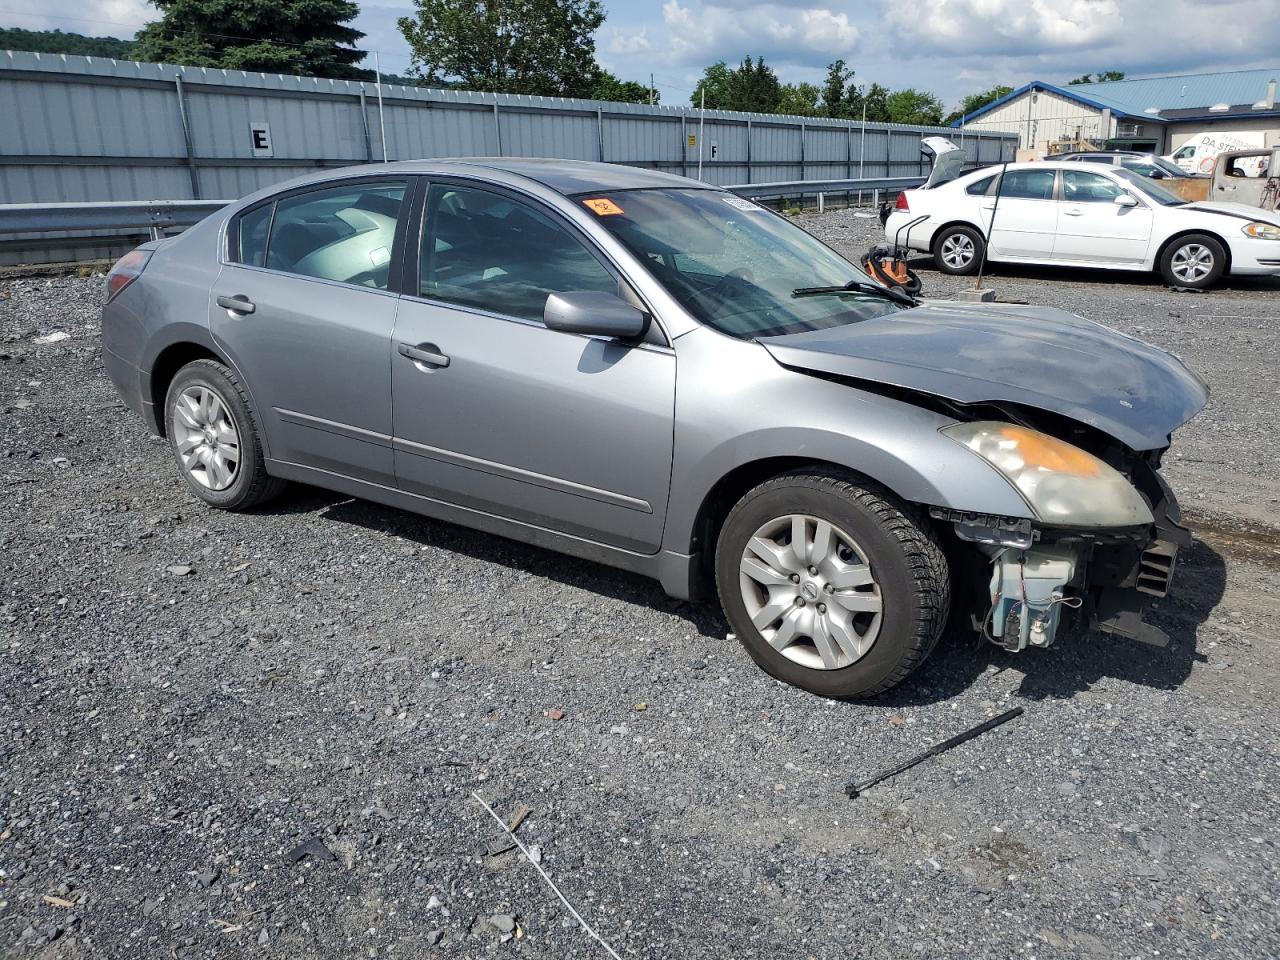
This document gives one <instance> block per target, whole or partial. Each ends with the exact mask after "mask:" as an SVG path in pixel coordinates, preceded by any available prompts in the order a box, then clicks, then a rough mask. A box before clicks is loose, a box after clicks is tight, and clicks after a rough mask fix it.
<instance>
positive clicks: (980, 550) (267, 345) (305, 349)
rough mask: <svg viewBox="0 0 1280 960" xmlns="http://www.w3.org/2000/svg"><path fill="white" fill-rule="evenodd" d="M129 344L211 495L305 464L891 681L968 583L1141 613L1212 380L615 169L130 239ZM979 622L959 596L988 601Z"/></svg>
mask: <svg viewBox="0 0 1280 960" xmlns="http://www.w3.org/2000/svg"><path fill="white" fill-rule="evenodd" d="M106 296H107V300H106V303H105V306H104V307H103V347H104V351H103V356H104V358H105V362H106V365H107V369H108V372H109V374H110V376H111V378H112V380H113V381H114V383H115V384H116V386H117V388H118V389H119V391H120V394H121V396H122V397H123V398H124V399H125V401H126V402H127V403H128V405H129V406H130V407H132V408H133V409H134V410H135V411H137V412H138V413H140V414H141V415H142V417H143V419H144V421H145V423H146V425H147V427H148V428H149V429H150V430H151V431H153V432H154V433H157V434H160V435H162V436H164V437H167V438H168V440H169V442H170V444H171V446H172V449H173V455H174V458H175V461H176V463H177V466H178V469H179V472H180V474H181V476H182V477H183V479H184V480H185V482H186V484H187V486H188V487H189V488H190V490H191V492H192V493H194V494H195V495H196V496H197V497H199V498H200V499H201V500H203V501H204V502H205V503H207V504H209V505H211V506H214V507H219V508H223V509H230V510H245V509H249V508H252V507H256V506H258V505H259V504H262V503H263V502H265V501H266V500H267V499H269V498H270V497H271V496H273V495H275V494H276V493H278V492H279V490H280V489H281V487H282V486H283V484H284V483H285V482H286V481H290V480H293V481H299V482H302V483H308V484H314V485H317V486H321V487H327V488H330V489H333V490H336V491H341V492H343V493H345V494H349V495H352V496H357V497H364V498H367V499H369V500H374V501H378V502H380V503H384V504H390V505H393V506H396V507H401V508H404V509H407V510H411V511H414V512H416V513H420V514H424V515H426V516H430V517H435V518H438V519H441V520H446V521H451V522H455V523H460V524H464V525H466V526H470V527H474V528H477V529H479V530H483V531H487V532H490V533H494V534H501V535H503V536H507V537H512V538H514V539H517V540H522V541H526V542H528V543H532V544H538V545H541V546H544V547H549V548H551V549H554V550H559V551H563V552H565V553H569V554H574V555H577V556H581V557H587V558H590V559H592V560H596V561H599V562H601V563H605V564H610V565H613V566H616V567H621V568H624V569H627V570H632V571H637V572H639V573H642V574H645V575H648V576H651V577H654V578H656V579H658V580H659V581H661V583H662V585H663V587H664V588H665V589H666V591H667V592H668V593H670V594H671V595H672V596H674V597H680V598H691V599H692V598H697V597H700V596H704V595H706V594H709V593H711V592H713V591H714V592H718V595H719V598H720V602H721V604H722V605H723V607H724V612H725V616H726V617H727V619H728V622H729V624H730V627H731V629H732V631H733V632H734V633H735V634H736V635H737V636H738V638H739V639H740V640H741V642H742V643H743V644H744V646H745V647H746V649H747V651H748V653H749V654H750V655H751V656H752V657H753V658H754V659H755V660H756V661H757V662H758V663H759V664H760V665H761V666H762V667H763V668H764V669H766V670H767V671H768V672H769V673H771V674H773V675H774V676H776V677H779V678H781V679H783V680H785V681H787V682H790V683H794V684H797V685H799V686H801V687H804V688H806V689H808V690H811V691H814V692H817V693H820V694H824V695H830V696H869V695H873V694H875V693H878V692H880V691H883V690H885V689H887V688H888V687H890V686H893V685H894V684H896V683H898V682H899V681H901V680H902V679H903V678H904V677H906V676H907V674H908V673H910V672H911V670H912V669H913V668H914V667H916V666H917V665H919V664H920V663H921V662H922V661H923V660H924V659H925V657H927V656H928V654H929V652H930V651H931V650H932V648H933V646H934V644H935V643H936V641H937V640H938V638H939V636H940V634H941V633H942V631H943V628H944V625H945V624H946V623H947V622H948V612H949V610H951V609H952V608H953V607H954V608H955V610H956V612H957V613H959V614H966V615H968V622H969V624H970V625H971V627H972V628H973V629H978V630H980V631H981V632H982V633H983V634H985V635H986V636H987V637H988V638H989V639H991V640H992V641H994V642H996V643H998V644H1000V645H1001V646H1002V647H1004V648H1006V649H1008V650H1021V649H1023V648H1025V647H1028V646H1047V645H1048V644H1049V643H1051V642H1052V641H1053V639H1054V637H1055V635H1056V634H1057V633H1058V632H1059V630H1060V627H1062V626H1063V625H1064V624H1065V623H1066V622H1067V621H1074V622H1076V623H1080V624H1090V623H1092V624H1094V625H1096V626H1097V627H1099V628H1101V629H1103V630H1105V631H1109V632H1111V633H1113V634H1117V635H1121V636H1127V637H1133V638H1137V639H1140V640H1149V641H1153V642H1159V641H1160V640H1161V639H1162V637H1163V635H1162V634H1161V633H1160V632H1159V631H1158V630H1156V629H1155V628H1153V627H1150V626H1148V625H1146V624H1144V623H1143V622H1142V612H1143V610H1144V608H1145V606H1146V604H1147V603H1148V602H1149V601H1150V599H1151V598H1152V597H1154V596H1161V595H1163V594H1164V592H1165V591H1166V590H1167V588H1168V584H1169V577H1170V575H1171V571H1172V567H1173V559H1174V555H1175V554H1176V551H1177V549H1178V547H1179V546H1181V545H1184V544H1186V543H1188V542H1189V537H1188V534H1187V532H1186V530H1185V529H1184V528H1183V527H1182V526H1180V524H1179V514H1178V508H1177V504H1176V502H1175V500H1174V498H1173V495H1172V493H1171V492H1170V491H1169V488H1168V487H1167V486H1166V485H1165V483H1164V482H1163V481H1162V479H1161V477H1160V474H1159V473H1158V471H1157V468H1158V466H1159V463H1160V457H1161V454H1162V453H1163V451H1164V450H1165V448H1166V447H1168V445H1169V442H1170V433H1171V432H1172V431H1173V430H1175V429H1176V428H1178V427H1179V426H1180V425H1182V424H1183V423H1184V422H1186V421H1187V420H1188V419H1189V418H1191V417H1192V416H1194V415H1195V413H1196V412H1197V411H1198V410H1199V409H1200V408H1201V407H1202V406H1203V405H1204V403H1205V400H1206V392H1205V388H1204V386H1203V384H1202V383H1201V382H1200V381H1199V380H1198V379H1197V378H1196V377H1195V376H1193V375H1192V374H1191V373H1189V372H1188V371H1187V370H1186V368H1185V367H1184V366H1183V365H1182V364H1181V363H1180V362H1179V361H1178V360H1176V359H1175V358H1173V357H1172V356H1170V355H1169V354H1167V353H1164V352H1162V351H1160V350H1157V349H1155V348H1153V347H1150V346H1148V345H1146V344H1144V343H1141V342H1139V341H1137V340H1134V339H1131V338H1129V337H1126V336H1122V335H1120V334H1118V333H1115V332H1113V331H1111V330H1109V329H1107V328H1105V327H1103V326H1100V325H1098V324H1095V323H1092V322H1090V321H1088V320H1084V319H1081V318H1079V317H1076V316H1072V315H1070V314H1067V313H1064V312H1062V311H1060V310H1055V309H1049V308H1035V307H1018V306H998V305H991V304H982V305H958V304H933V305H928V306H924V305H919V304H917V303H916V302H914V301H912V300H911V299H910V298H908V297H906V296H904V295H903V294H901V293H898V292H896V291H890V290H887V289H885V288H884V287H881V286H878V285H876V284H874V283H873V282H871V281H870V280H869V278H868V277H867V276H866V275H865V274H863V273H862V272H861V271H859V269H858V268H856V267H855V266H853V265H852V264H851V263H849V262H848V261H846V260H845V259H844V258H843V257H841V256H840V255H839V254H837V253H835V252H834V251H832V250H831V249H830V248H828V247H826V246H824V245H823V244H822V243H820V242H819V241H817V240H816V239H814V238H813V237H811V236H810V235H809V234H807V233H806V232H804V231H803V230H801V229H800V228H799V227H797V226H796V225H794V224H793V223H792V222H790V221H789V220H787V219H786V218H784V217H781V216H778V215H776V214H774V213H772V212H771V211H769V210H767V209H765V208H763V207H761V206H759V205H757V204H755V203H752V202H750V201H747V200H743V199H741V198H739V197H737V196H734V195H733V194H731V193H728V192H726V191H723V190H720V189H717V188H714V187H709V186H707V185H706V184H703V183H699V182H695V181H691V180H686V179H683V178H680V177H674V176H668V175H665V174H662V173H657V172H653V171H648V170H639V169H632V168H628V167H623V166H617V165H605V164H593V163H579V162H569V161H546V160H515V159H503V160H472V161H414V162H403V163H395V164H389V165H384V166H370V167H361V168H352V169H348V170H340V171H330V172H326V173H324V174H320V175H315V176H312V177H307V178H303V179H299V180H294V181H291V182H289V183H287V184H284V185H281V186H279V187H275V188H272V189H270V190H265V191H262V192H260V193H258V194H255V195H254V196H251V197H249V198H247V199H245V200H243V201H241V202H239V203H236V204H234V205H232V206H230V207H228V208H226V209H225V210H223V211H221V212H220V213H218V214H217V215H214V216H211V217H209V218H208V219H206V220H205V221H203V222H201V223H200V224H198V225H197V226H195V227H193V228H192V229H190V230H188V231H187V232H185V233H183V234H181V235H180V236H178V237H175V238H172V239H168V240H164V241H159V242H154V243H149V244H146V245H144V246H142V247H140V248H138V249H137V250H135V251H134V252H132V253H130V254H128V255H127V256H125V257H124V258H123V259H122V260H121V261H120V262H119V263H118V264H117V265H116V267H115V268H114V269H113V270H112V272H111V274H110V275H109V277H108V280H107V293H106ZM962 619H963V618H962V617H961V618H957V621H960V620H962Z"/></svg>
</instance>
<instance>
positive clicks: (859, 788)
mask: <svg viewBox="0 0 1280 960" xmlns="http://www.w3.org/2000/svg"><path fill="white" fill-rule="evenodd" d="M1020 716H1022V708H1021V707H1014V708H1013V709H1012V710H1006V711H1005V712H1004V713H1002V714H1000V716H998V717H992V718H991V719H990V720H987V721H985V722H983V723H980V724H978V725H977V726H976V727H974V728H973V729H972V730H966V731H965V732H964V733H961V734H958V735H957V736H954V737H952V738H951V739H950V740H944V741H942V743H940V744H938V745H937V746H935V747H930V748H929V749H928V750H926V751H925V752H924V753H922V754H920V755H919V756H916V757H912V758H911V759H910V760H908V761H907V762H906V763H904V764H902V765H901V766H897V767H894V768H893V769H892V770H886V771H885V772H884V773H880V774H877V775H876V776H874V777H872V778H871V779H870V780H868V781H866V782H865V783H851V784H849V785H848V786H847V787H845V788H844V792H845V793H847V794H848V795H849V799H850V800H856V799H857V798H858V797H859V796H860V795H861V794H862V792H863V791H864V790H866V789H867V788H868V787H874V786H875V785H876V784H877V783H881V782H882V781H884V780H888V779H889V778H890V777H896V776H897V775H898V774H900V773H902V772H904V771H906V770H910V769H911V768H912V767H914V766H915V765H916V764H918V763H924V762H925V761H926V760H928V759H929V758H930V757H936V756H938V754H940V753H946V752H947V751H948V750H950V749H951V748H952V747H958V746H960V744H962V743H967V742H968V741H970V740H972V739H973V738H974V737H978V736H981V735H982V734H984V733H986V732H987V731H988V730H994V729H995V728H996V727H998V726H1000V725H1001V724H1003V723H1008V722H1009V721H1010V720H1012V719H1013V718H1014V717H1020Z"/></svg>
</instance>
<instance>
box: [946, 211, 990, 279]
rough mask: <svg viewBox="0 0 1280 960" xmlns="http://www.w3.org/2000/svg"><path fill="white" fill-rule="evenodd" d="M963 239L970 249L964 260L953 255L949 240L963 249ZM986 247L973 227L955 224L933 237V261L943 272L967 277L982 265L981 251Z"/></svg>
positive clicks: (980, 235)
mask: <svg viewBox="0 0 1280 960" xmlns="http://www.w3.org/2000/svg"><path fill="white" fill-rule="evenodd" d="M965 241H967V242H968V249H969V250H971V255H970V256H969V257H968V259H964V260H960V259H959V258H958V257H953V256H952V251H951V249H950V246H949V242H950V243H955V244H957V245H959V246H960V247H961V248H962V249H963V248H964V245H965ZM986 248H987V244H986V241H984V240H983V239H982V234H981V233H979V232H978V231H977V230H975V229H974V228H973V227H966V226H962V225H959V224H957V225H955V226H950V227H946V228H944V229H943V230H942V231H941V232H939V233H938V235H937V236H936V237H934V238H933V262H934V263H935V264H936V265H937V267H938V269H939V270H941V271H942V272H943V273H949V274H951V275H952V276H957V277H967V276H969V275H970V274H974V273H977V272H978V267H979V266H981V265H982V257H983V251H985V250H986Z"/></svg>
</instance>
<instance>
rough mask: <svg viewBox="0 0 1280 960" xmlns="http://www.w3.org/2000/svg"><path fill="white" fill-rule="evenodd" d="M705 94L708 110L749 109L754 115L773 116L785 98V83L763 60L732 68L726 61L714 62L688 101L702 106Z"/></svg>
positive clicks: (703, 74)
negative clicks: (764, 114)
mask: <svg viewBox="0 0 1280 960" xmlns="http://www.w3.org/2000/svg"><path fill="white" fill-rule="evenodd" d="M704 91H705V92H706V95H707V101H706V102H707V107H708V108H712V107H713V108H715V109H716V110H746V111H749V112H752V113H774V112H776V111H777V109H778V102H779V101H780V100H781V99H782V84H781V83H779V82H778V75H777V74H776V73H774V72H773V68H772V67H770V66H769V65H768V64H767V63H765V62H764V57H757V58H756V59H755V60H754V61H752V59H751V58H750V57H746V58H744V59H743V61H742V63H741V64H739V65H738V66H737V67H734V68H732V69H730V68H729V67H728V66H726V65H725V63H724V61H719V62H717V63H713V64H712V65H711V66H709V67H707V68H706V69H705V70H703V71H702V79H701V80H699V81H698V85H697V86H696V87H695V88H694V90H693V94H692V96H690V98H689V102H690V103H692V104H693V105H694V106H695V107H696V106H699V105H700V104H701V103H702V94H703V92H704Z"/></svg>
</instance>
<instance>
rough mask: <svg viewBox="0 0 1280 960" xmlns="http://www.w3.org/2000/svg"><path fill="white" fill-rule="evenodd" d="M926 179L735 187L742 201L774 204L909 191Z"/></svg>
mask: <svg viewBox="0 0 1280 960" xmlns="http://www.w3.org/2000/svg"><path fill="white" fill-rule="evenodd" d="M925 179H926V178H925V177H862V178H857V179H853V180H780V181H778V182H776V183H743V184H738V185H736V186H732V187H725V189H726V190H732V191H733V192H734V193H736V194H737V195H738V196H740V197H751V198H752V199H755V200H772V199H775V198H777V197H802V196H806V197H807V196H813V195H815V194H816V195H818V196H821V195H822V194H826V193H871V192H878V191H882V190H910V189H911V188H912V187H918V186H920V184H922V183H924V182H925Z"/></svg>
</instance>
